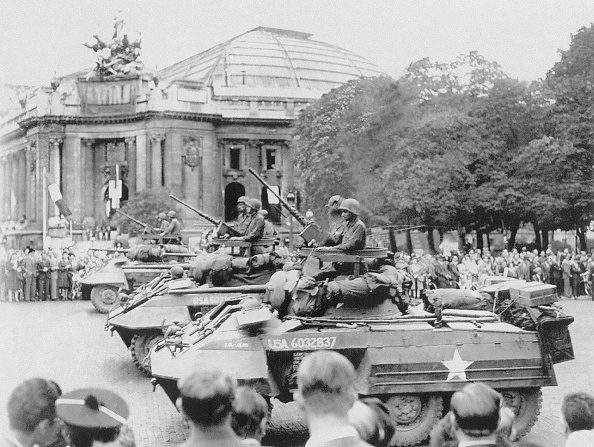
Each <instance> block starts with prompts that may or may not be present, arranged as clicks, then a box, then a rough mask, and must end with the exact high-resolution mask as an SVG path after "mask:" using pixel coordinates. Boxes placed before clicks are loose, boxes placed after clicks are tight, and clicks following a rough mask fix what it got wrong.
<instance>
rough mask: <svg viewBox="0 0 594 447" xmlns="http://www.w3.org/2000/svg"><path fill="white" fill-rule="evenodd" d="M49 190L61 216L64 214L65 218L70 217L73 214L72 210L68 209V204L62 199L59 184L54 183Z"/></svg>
mask: <svg viewBox="0 0 594 447" xmlns="http://www.w3.org/2000/svg"><path fill="white" fill-rule="evenodd" d="M47 190H48V191H49V194H50V197H51V198H52V201H53V202H54V203H55V204H56V206H57V207H58V210H59V211H60V214H62V215H63V216H64V217H68V216H70V215H71V214H72V211H70V208H68V205H66V202H65V201H64V198H63V197H62V193H61V192H60V186H59V185H58V184H57V183H52V184H51V185H49V186H48V187H47Z"/></svg>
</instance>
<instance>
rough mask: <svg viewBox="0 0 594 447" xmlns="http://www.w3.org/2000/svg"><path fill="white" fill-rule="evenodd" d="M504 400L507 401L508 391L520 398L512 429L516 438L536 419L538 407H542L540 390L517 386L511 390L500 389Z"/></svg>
mask: <svg viewBox="0 0 594 447" xmlns="http://www.w3.org/2000/svg"><path fill="white" fill-rule="evenodd" d="M500 393H501V394H502V395H503V398H504V400H506V401H508V396H509V395H510V393H511V394H512V395H515V396H516V398H520V399H521V402H520V408H519V410H518V411H516V409H515V408H513V406H512V409H513V410H514V413H516V419H515V420H514V426H513V430H514V431H515V432H516V436H517V439H520V438H522V437H524V436H526V434H528V432H529V431H530V429H531V428H532V426H533V425H534V424H535V423H536V420H537V419H538V415H539V414H540V409H541V407H542V392H541V391H540V388H519V389H513V390H500Z"/></svg>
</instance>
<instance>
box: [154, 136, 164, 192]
mask: <svg viewBox="0 0 594 447" xmlns="http://www.w3.org/2000/svg"><path fill="white" fill-rule="evenodd" d="M164 139H165V135H163V134H153V135H151V187H152V188H153V189H159V188H161V187H162V186H163V184H162V183H161V179H162V175H163V163H162V160H163V154H162V152H163V151H162V146H161V142H162V141H163V140H164Z"/></svg>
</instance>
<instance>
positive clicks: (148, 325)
mask: <svg viewBox="0 0 594 447" xmlns="http://www.w3.org/2000/svg"><path fill="white" fill-rule="evenodd" d="M174 321H179V322H180V323H187V322H189V321H190V312H189V311H188V307H187V306H172V307H151V306H139V307H137V308H136V309H133V310H131V311H130V312H127V313H122V314H120V315H118V316H116V317H113V318H111V319H110V320H109V324H111V325H113V326H115V327H123V328H126V329H132V330H140V329H155V328H166V327H167V326H169V325H170V324H172V323H173V322H174Z"/></svg>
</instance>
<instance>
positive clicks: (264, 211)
mask: <svg viewBox="0 0 594 447" xmlns="http://www.w3.org/2000/svg"><path fill="white" fill-rule="evenodd" d="M259 213H260V214H261V215H262V217H263V218H265V219H266V218H267V217H268V211H266V210H260V211H259Z"/></svg>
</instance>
